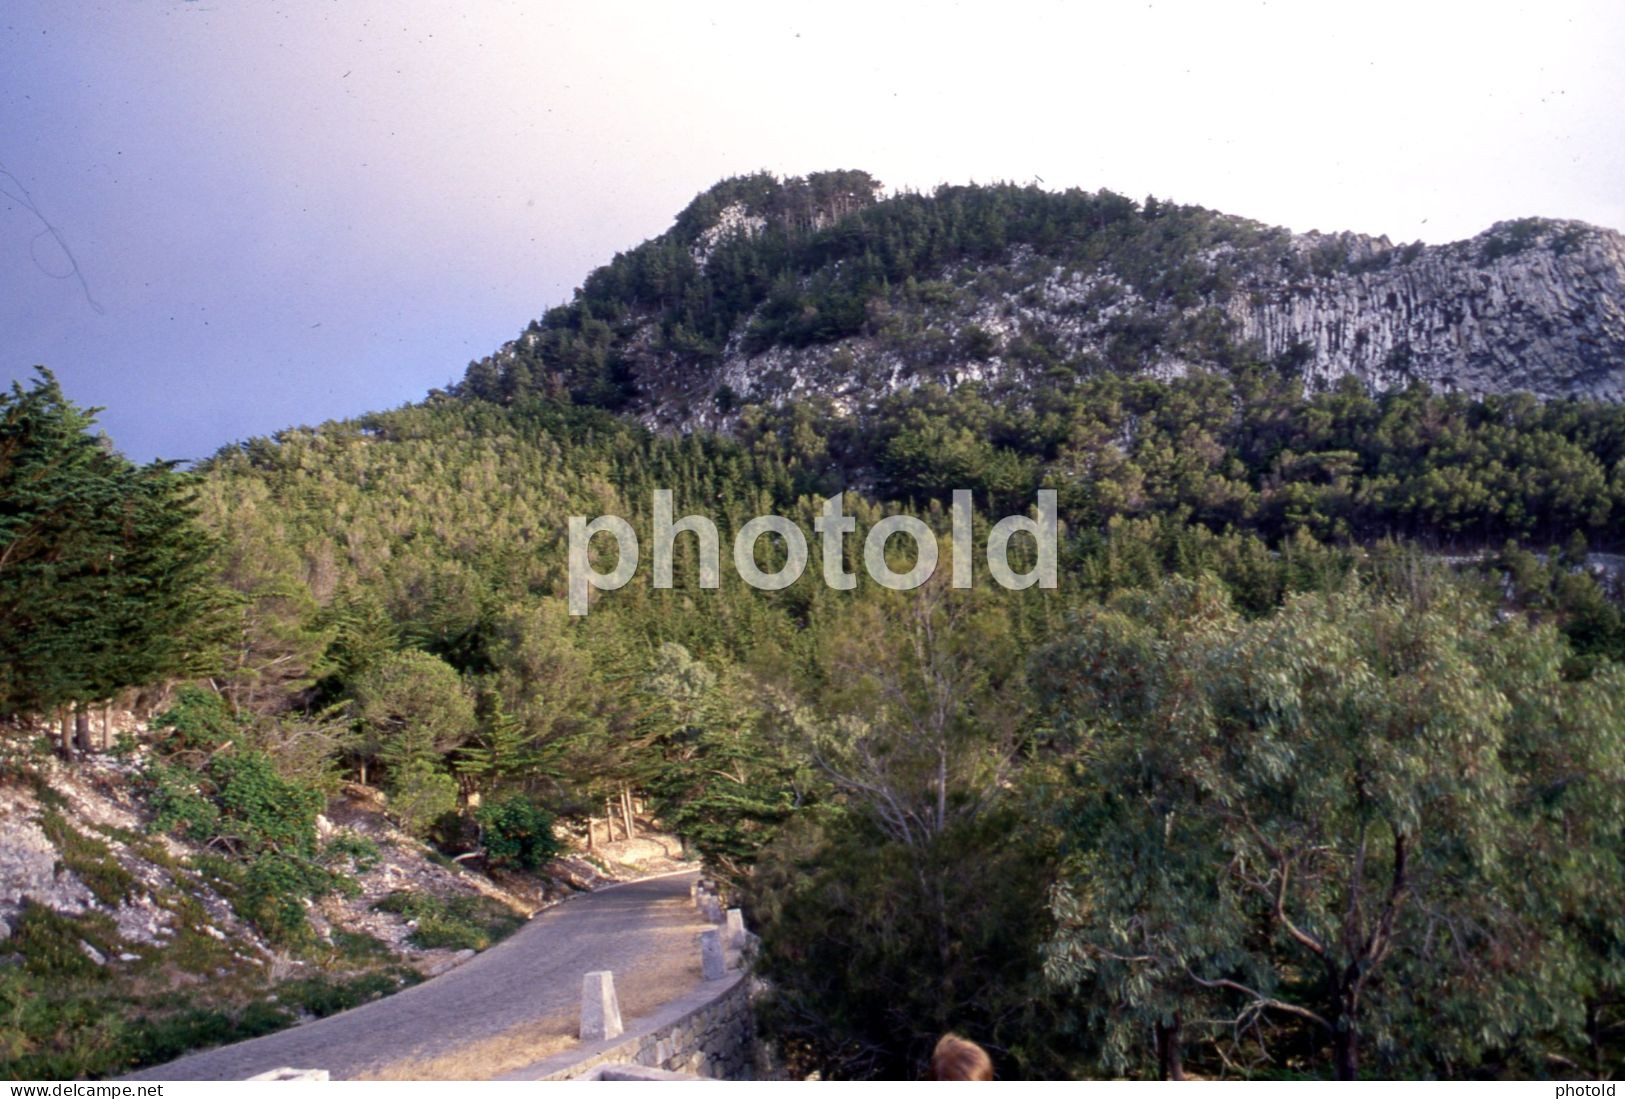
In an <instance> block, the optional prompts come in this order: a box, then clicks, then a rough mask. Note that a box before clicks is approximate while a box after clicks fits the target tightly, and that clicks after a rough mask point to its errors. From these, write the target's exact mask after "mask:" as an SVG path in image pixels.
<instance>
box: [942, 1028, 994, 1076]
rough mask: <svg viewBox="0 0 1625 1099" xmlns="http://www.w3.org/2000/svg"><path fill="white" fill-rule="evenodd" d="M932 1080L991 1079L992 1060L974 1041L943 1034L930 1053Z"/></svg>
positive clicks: (955, 1035)
mask: <svg viewBox="0 0 1625 1099" xmlns="http://www.w3.org/2000/svg"><path fill="white" fill-rule="evenodd" d="M931 1079H933V1080H991V1079H993V1060H992V1058H990V1057H988V1055H987V1051H986V1050H985V1049H983V1048H982V1047H981V1046H979V1045H977V1044H976V1043H975V1042H969V1041H966V1040H965V1039H964V1038H961V1037H960V1036H959V1035H957V1034H944V1035H943V1036H942V1037H941V1039H939V1040H938V1041H937V1048H936V1049H935V1050H934V1051H933V1052H932V1054H931Z"/></svg>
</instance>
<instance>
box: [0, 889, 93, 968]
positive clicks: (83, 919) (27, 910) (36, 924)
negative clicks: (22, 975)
mask: <svg viewBox="0 0 1625 1099" xmlns="http://www.w3.org/2000/svg"><path fill="white" fill-rule="evenodd" d="M6 945H7V946H8V947H9V948H10V949H11V950H13V951H15V952H16V953H18V954H20V955H21V956H22V959H23V968H24V969H25V970H26V971H27V972H29V973H32V974H34V975H35V976H39V977H49V978H52V979H62V978H67V979H76V980H93V981H100V980H103V979H105V978H106V976H107V969H106V967H105V966H100V965H97V964H96V963H95V961H93V960H92V959H91V957H90V956H89V955H88V954H86V953H85V949H84V947H85V946H86V945H88V946H90V947H92V948H94V949H95V950H97V951H98V952H100V953H101V954H102V955H104V956H105V955H107V954H110V953H112V952H113V951H114V950H115V948H116V947H117V946H118V945H119V939H118V933H117V931H116V930H115V929H114V927H113V921H112V920H110V919H108V917H107V916H106V914H104V913H101V912H85V913H82V914H80V915H77V916H68V915H64V914H63V913H61V912H56V911H54V910H52V909H50V908H47V907H45V906H44V905H42V904H36V903H34V902H33V901H24V902H23V908H22V911H21V912H20V913H19V914H18V918H17V925H16V927H14V928H13V929H12V932H11V939H10V941H9V942H8V943H7V944H6Z"/></svg>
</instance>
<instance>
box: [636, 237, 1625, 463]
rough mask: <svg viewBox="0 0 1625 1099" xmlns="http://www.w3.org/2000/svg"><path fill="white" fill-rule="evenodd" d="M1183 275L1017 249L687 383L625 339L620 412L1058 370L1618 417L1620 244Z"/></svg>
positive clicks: (1279, 255) (1298, 248) (1376, 243)
mask: <svg viewBox="0 0 1625 1099" xmlns="http://www.w3.org/2000/svg"><path fill="white" fill-rule="evenodd" d="M728 231H730V232H748V231H749V229H748V227H743V226H739V225H730V226H729V228H728ZM1190 267H1191V269H1192V271H1193V274H1192V275H1191V280H1192V282H1193V283H1196V284H1198V285H1200V286H1201V287H1202V290H1201V291H1200V292H1199V293H1190V294H1184V295H1174V296H1168V295H1163V296H1160V297H1153V296H1148V295H1147V294H1146V293H1144V292H1143V290H1142V289H1141V288H1139V287H1136V286H1135V285H1134V284H1133V283H1132V282H1131V281H1130V280H1128V279H1125V278H1124V277H1123V276H1122V275H1121V273H1119V272H1117V271H1114V270H1112V268H1111V265H1110V263H1109V262H1106V263H1102V264H1100V265H1099V266H1096V267H1090V266H1086V265H1078V264H1063V263H1060V262H1057V261H1055V260H1053V259H1052V258H1050V257H1047V256H1044V255H1040V254H1036V253H1034V252H1033V251H1032V250H1031V249H1029V248H1025V247H1017V248H1013V249H1011V250H1010V252H1009V253H1008V254H1007V255H1006V256H1004V257H1003V258H1002V259H1001V260H999V261H996V262H992V263H987V262H984V263H980V264H975V265H970V264H966V265H960V266H957V267H953V268H949V269H945V270H943V271H942V272H941V278H940V280H938V281H937V286H936V289H935V291H934V293H935V295H936V296H935V298H933V299H930V300H925V301H922V300H921V299H920V298H919V297H915V298H912V299H910V298H907V297H905V295H904V294H903V293H901V292H895V293H893V294H892V295H891V296H890V297H886V298H879V299H876V300H874V301H872V302H871V303H870V305H869V312H870V315H871V318H872V319H871V323H870V324H869V325H868V326H867V330H866V331H864V332H863V333H861V334H858V335H854V336H850V337H847V338H844V339H841V340H837V341H834V342H831V343H826V344H815V345H810V346H802V347H787V346H782V345H774V346H770V347H766V348H752V347H751V344H750V340H749V339H748V338H747V335H746V334H747V332H748V329H749V325H748V323H747V324H744V325H741V326H740V327H739V329H738V330H737V331H736V334H735V336H734V337H733V338H732V339H730V340H729V341H728V344H727V347H726V350H725V352H724V353H723V355H722V356H721V357H720V359H719V360H718V361H717V362H715V363H714V364H713V365H711V366H709V367H703V368H698V369H696V368H695V367H694V366H693V365H692V364H688V363H682V362H676V361H668V360H667V359H666V358H665V357H663V356H661V355H659V354H655V353H652V352H649V351H643V352H640V351H639V350H638V349H639V348H640V346H646V341H644V340H643V339H642V338H641V337H638V336H635V337H634V338H633V339H632V340H630V341H629V342H628V344H627V347H628V349H629V353H628V355H627V359H628V361H629V362H631V363H632V364H634V370H635V374H636V378H637V395H636V397H635V398H634V400H633V403H632V406H631V409H630V411H633V412H634V413H635V414H637V415H638V416H639V417H640V418H641V419H642V420H643V421H644V422H645V423H647V424H648V425H649V426H650V427H651V428H654V429H656V430H667V431H670V430H677V431H686V430H693V429H695V428H707V429H711V430H721V431H728V430H729V429H730V428H731V427H732V424H733V420H734V419H735V417H736V415H737V410H738V409H739V408H741V407H743V406H745V405H748V404H758V405H766V406H773V405H777V404H781V403H783V402H786V401H790V400H805V399H808V398H814V399H823V400H829V401H831V402H833V403H834V404H835V405H836V406H837V407H839V408H841V409H843V410H846V411H851V410H854V409H857V408H861V407H863V406H865V405H868V404H872V403H874V402H875V401H878V400H880V399H882V398H884V397H885V396H887V395H889V394H892V393H895V392H898V391H900V390H907V389H911V388H913V387H916V386H919V385H922V384H928V383H929V384H937V385H942V386H944V387H946V388H950V389H951V388H954V387H955V386H958V385H962V384H965V383H968V382H976V383H980V384H982V385H983V386H985V387H987V388H989V389H990V390H991V391H993V392H994V393H997V394H1002V395H1005V396H1009V395H1012V394H1013V395H1015V396H1017V397H1018V398H1019V396H1020V394H1021V393H1022V392H1024V391H1028V390H1031V389H1034V388H1036V387H1040V386H1042V385H1044V384H1047V382H1046V379H1052V378H1053V377H1054V376H1055V373H1054V372H1055V370H1056V369H1057V368H1058V369H1061V370H1062V371H1067V370H1069V369H1070V370H1071V371H1076V372H1079V373H1087V372H1090V371H1093V370H1097V369H1114V370H1121V371H1127V372H1139V373H1148V374H1152V375H1154V376H1157V377H1163V378H1168V377H1178V376H1181V375H1183V374H1185V373H1186V372H1188V371H1189V370H1191V369H1193V368H1196V369H1223V368H1224V367H1225V365H1226V364H1227V363H1230V364H1233V363H1237V362H1259V363H1267V364H1272V365H1275V366H1277V367H1278V368H1280V369H1283V370H1288V371H1291V372H1294V373H1295V374H1296V375H1297V376H1298V377H1300V378H1301V379H1302V382H1303V384H1304V387H1305V388H1306V389H1309V390H1314V389H1319V388H1324V387H1327V386H1330V385H1332V384H1333V383H1335V382H1336V381H1337V380H1338V379H1340V378H1342V377H1344V376H1347V375H1353V376H1354V377H1357V378H1359V379H1361V380H1362V381H1363V382H1365V383H1366V384H1367V385H1368V386H1369V387H1371V388H1373V389H1377V390H1384V389H1389V388H1393V387H1396V386H1403V385H1407V384H1410V383H1412V382H1422V383H1424V384H1426V385H1427V386H1429V387H1430V388H1433V389H1435V390H1440V391H1452V392H1461V393H1464V394H1467V395H1469V396H1475V397H1477V396H1484V395H1487V394H1494V393H1511V392H1518V391H1525V392H1529V393H1531V394H1533V395H1534V396H1536V397H1538V398H1540V399H1542V400H1554V399H1561V398H1565V397H1579V398H1589V399H1593V400H1606V401H1618V400H1625V237H1622V236H1621V235H1620V234H1619V233H1616V232H1613V231H1612V230H1608V229H1600V228H1597V227H1595V226H1590V225H1586V224H1583V223H1581V222H1565V221H1546V220H1536V219H1530V220H1526V221H1520V222H1504V223H1501V224H1498V225H1496V226H1495V227H1494V228H1492V229H1490V230H1489V231H1487V232H1485V233H1482V234H1480V235H1479V236H1477V237H1474V238H1473V239H1471V240H1466V241H1459V242H1456V243H1454V244H1446V245H1434V246H1425V245H1421V244H1411V245H1402V246H1396V245H1393V244H1391V243H1390V242H1389V241H1388V240H1387V239H1386V238H1373V237H1365V236H1359V235H1356V234H1351V233H1343V234H1337V235H1333V236H1323V235H1320V234H1314V233H1310V234H1299V235H1293V234H1289V233H1286V232H1285V231H1281V230H1277V231H1270V232H1269V234H1268V235H1266V237H1265V239H1264V241H1263V243H1262V244H1260V245H1258V246H1256V247H1253V248H1234V247H1231V246H1229V245H1224V246H1220V247H1218V248H1214V249H1210V250H1208V251H1206V252H1203V253H1200V254H1198V255H1197V256H1195V257H1193V259H1192V260H1191V263H1190ZM650 331H651V332H652V326H651V329H650ZM1034 348H1041V349H1042V361H1043V365H1042V366H1040V367H1035V366H1034V358H1035V356H1034V355H1033V349H1034ZM724 395H725V399H724Z"/></svg>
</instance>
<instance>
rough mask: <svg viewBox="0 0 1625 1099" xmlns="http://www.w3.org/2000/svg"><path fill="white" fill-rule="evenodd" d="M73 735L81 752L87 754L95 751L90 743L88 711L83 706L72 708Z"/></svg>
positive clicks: (94, 747)
mask: <svg viewBox="0 0 1625 1099" xmlns="http://www.w3.org/2000/svg"><path fill="white" fill-rule="evenodd" d="M73 735H74V739H75V740H76V741H78V744H79V750H80V751H81V752H84V753H87V754H88V753H90V752H94V751H95V750H96V746H95V745H94V744H92V743H91V742H90V711H89V710H88V709H86V708H85V707H84V706H76V707H74V711H73Z"/></svg>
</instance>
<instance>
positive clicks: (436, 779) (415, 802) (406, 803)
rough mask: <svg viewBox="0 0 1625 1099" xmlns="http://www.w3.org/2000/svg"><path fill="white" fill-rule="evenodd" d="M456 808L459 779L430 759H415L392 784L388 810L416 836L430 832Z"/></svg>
mask: <svg viewBox="0 0 1625 1099" xmlns="http://www.w3.org/2000/svg"><path fill="white" fill-rule="evenodd" d="M456 809H457V780H456V779H454V778H452V777H451V776H450V775H448V774H447V773H446V772H444V771H442V770H440V769H439V768H437V767H436V766H435V765H434V764H433V763H430V762H429V761H428V760H414V761H412V762H411V763H409V764H408V765H407V766H406V767H404V768H402V770H401V773H400V774H399V775H398V776H397V777H396V778H395V780H394V782H393V783H392V784H391V790H390V794H389V811H390V815H391V816H393V817H394V818H395V819H396V820H397V821H399V822H400V825H401V827H402V828H404V829H405V830H406V831H407V832H409V833H411V834H412V835H414V836H418V837H420V838H421V837H423V836H426V835H428V833H429V829H430V828H431V827H433V825H434V822H435V821H436V820H438V819H439V818H440V817H442V816H444V815H446V814H447V813H452V812H455V811H456Z"/></svg>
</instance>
